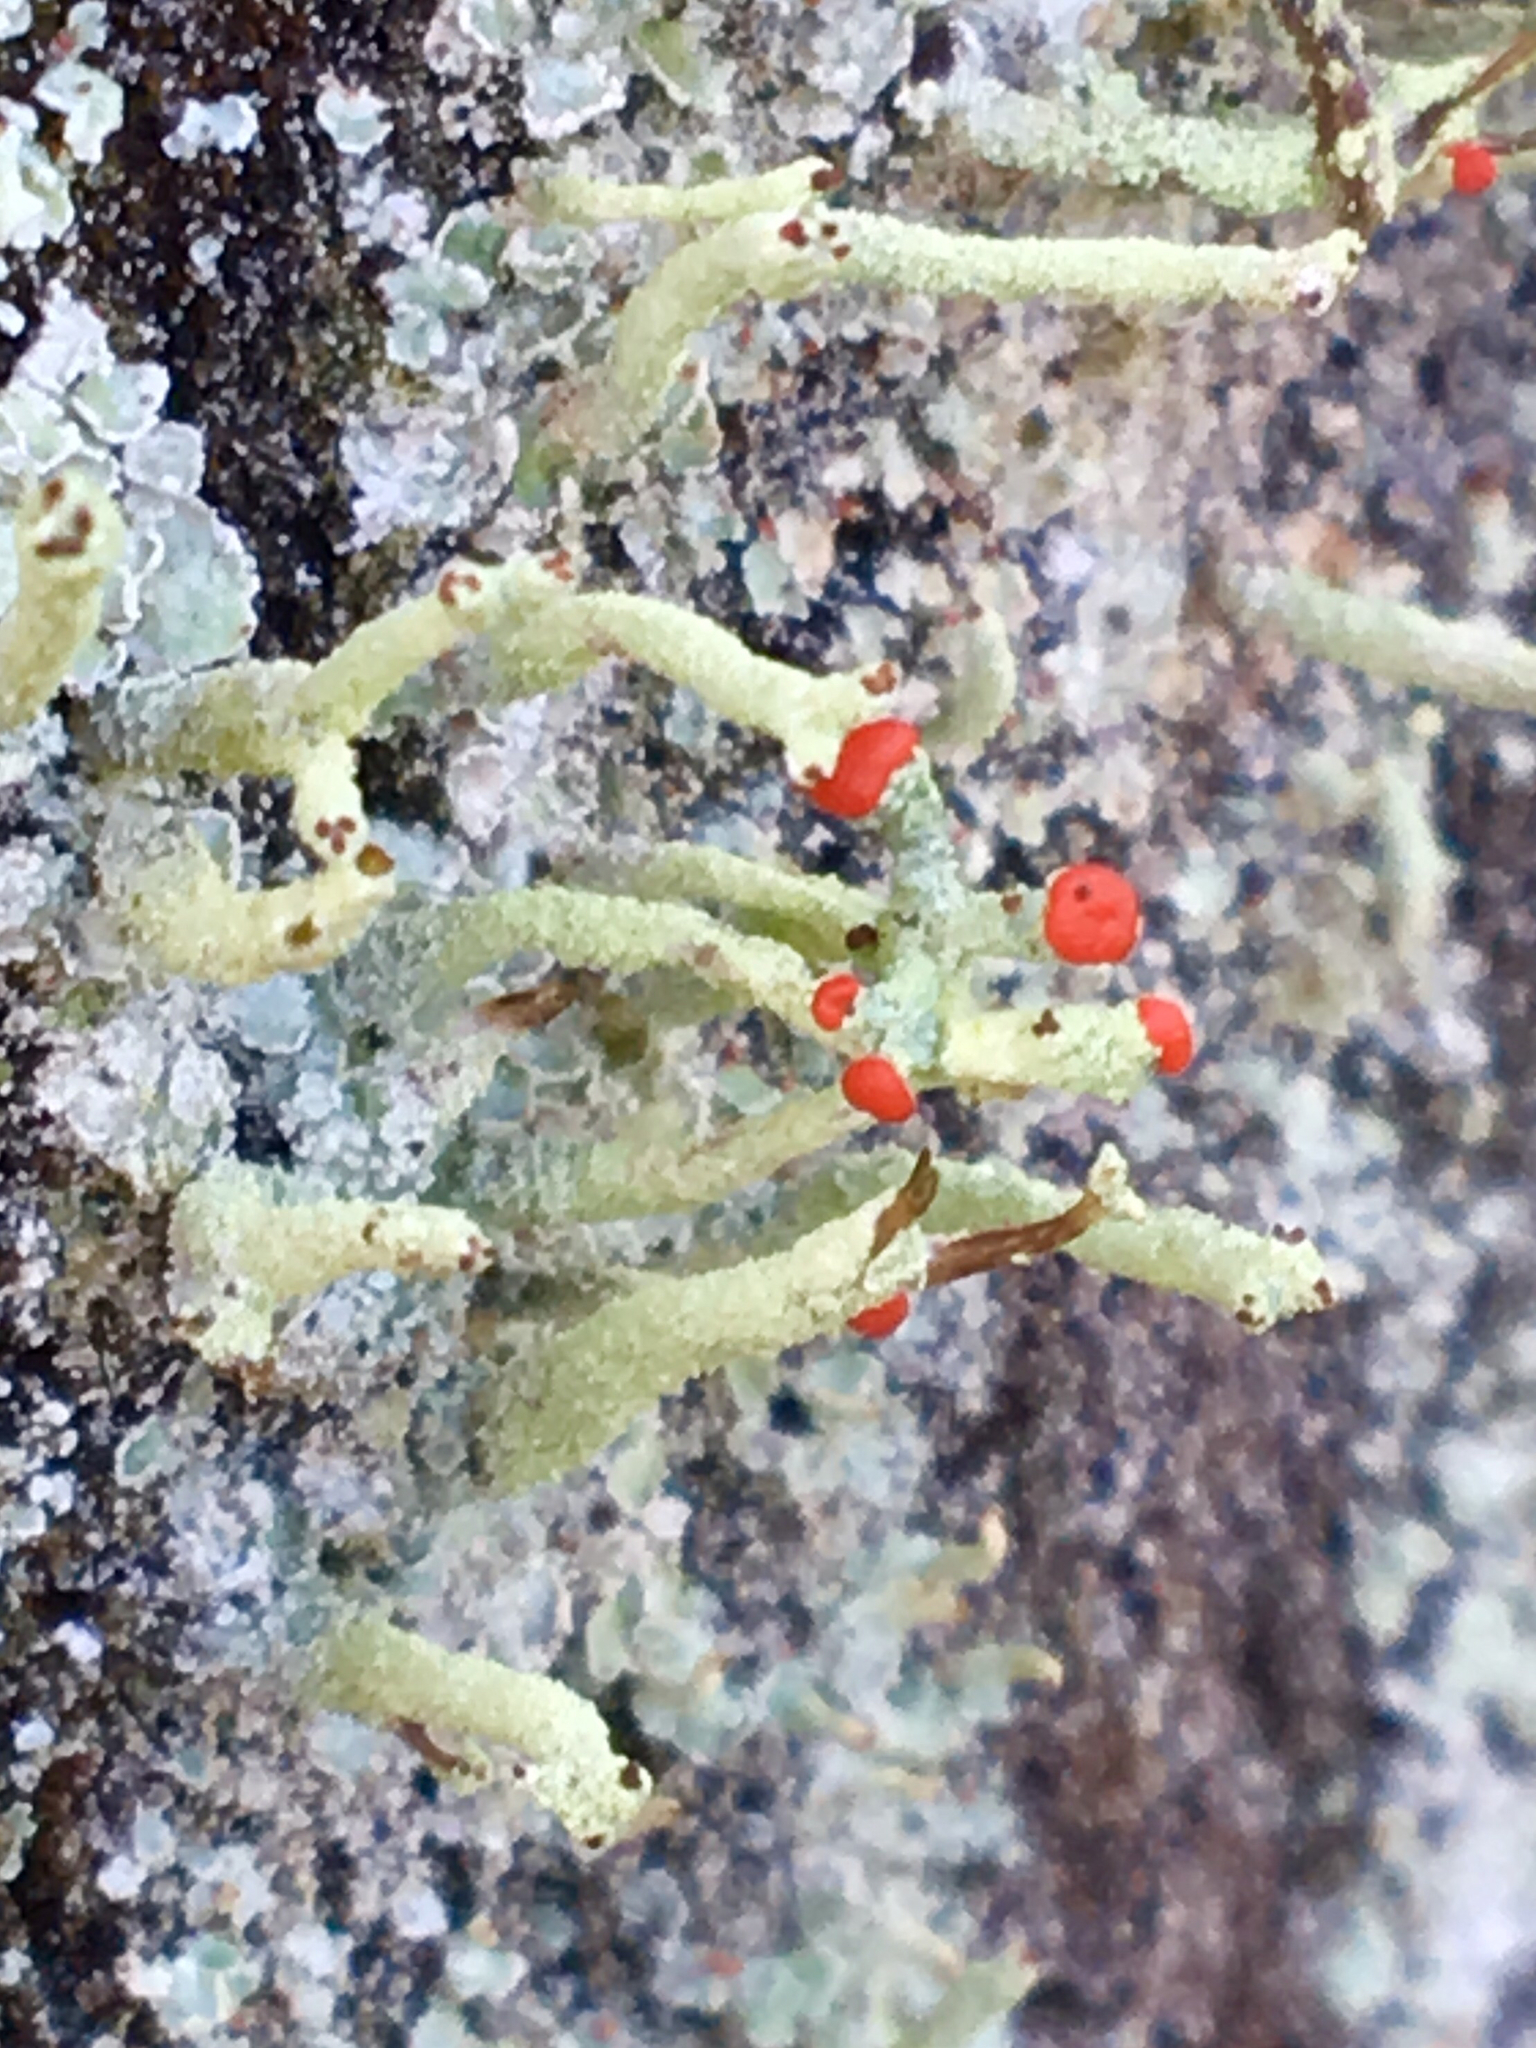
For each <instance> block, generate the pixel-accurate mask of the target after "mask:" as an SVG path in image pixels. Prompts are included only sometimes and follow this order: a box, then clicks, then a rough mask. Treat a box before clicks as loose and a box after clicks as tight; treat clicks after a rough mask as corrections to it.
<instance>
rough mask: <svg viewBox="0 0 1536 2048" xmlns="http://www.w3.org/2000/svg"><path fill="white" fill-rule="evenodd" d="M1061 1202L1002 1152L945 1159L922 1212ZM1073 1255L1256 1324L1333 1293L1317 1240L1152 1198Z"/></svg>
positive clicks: (989, 1222)
mask: <svg viewBox="0 0 1536 2048" xmlns="http://www.w3.org/2000/svg"><path fill="white" fill-rule="evenodd" d="M894 1174H895V1168H894V1167H893V1168H891V1175H892V1177H893V1178H894ZM1061 1204H1062V1191H1061V1189H1060V1188H1059V1187H1057V1186H1055V1185H1054V1184H1053V1183H1052V1182H1050V1181H1046V1180H1040V1179H1039V1178H1037V1177H1036V1176H1034V1175H1031V1174H1026V1173H1023V1172H1021V1171H1020V1170H1019V1169H1018V1168H1016V1167H1011V1166H1008V1165H1006V1164H1004V1163H1003V1162H1002V1161H990V1162H985V1163H982V1164H979V1165H971V1164H966V1163H963V1162H955V1163H950V1162H946V1163H945V1167H944V1173H943V1176H942V1178H941V1180H940V1182H939V1191H938V1194H937V1196H936V1197H935V1199H934V1203H933V1207H932V1208H931V1209H930V1210H929V1212H928V1215H927V1216H926V1218H925V1219H924V1221H925V1223H926V1225H927V1228H928V1229H929V1230H930V1231H934V1232H945V1233H948V1232H950V1231H960V1232H963V1231H974V1230H985V1229H997V1228H1001V1227H1005V1226H1007V1225H1012V1224H1020V1223H1034V1222H1039V1221H1043V1220H1044V1219H1045V1218H1046V1217H1048V1216H1053V1215H1055V1214H1056V1213H1057V1212H1058V1211H1059V1210H1060V1208H1061ZM1068 1256H1069V1257H1071V1258H1074V1259H1078V1260H1080V1261H1081V1262H1082V1264H1083V1265H1085V1266H1092V1267H1093V1268H1094V1269H1095V1270H1096V1271H1098V1272H1101V1273H1105V1274H1109V1275H1112V1276H1114V1277H1117V1278H1120V1279H1124V1280H1141V1281H1145V1282H1146V1283H1147V1284H1148V1285H1150V1286H1154V1287H1161V1288H1164V1289H1166V1290H1167V1291H1168V1292H1170V1293H1174V1294H1188V1295H1193V1296H1194V1297H1195V1298H1196V1299H1198V1300H1200V1301H1209V1302H1212V1303H1214V1304H1215V1305H1216V1306H1217V1307H1218V1308H1223V1309H1225V1310H1226V1311H1227V1312H1228V1314H1229V1315H1232V1316H1235V1317H1236V1318H1237V1320H1238V1321H1239V1322H1240V1323H1242V1324H1243V1326H1244V1327H1245V1328H1246V1329H1250V1330H1267V1329H1269V1328H1271V1327H1272V1325H1274V1324H1275V1323H1280V1322H1285V1321H1287V1320H1288V1319H1289V1318H1290V1317H1292V1316H1298V1315H1306V1314H1309V1313H1310V1312H1312V1311H1313V1310H1316V1309H1322V1308H1328V1307H1331V1306H1332V1304H1333V1300H1334V1292H1333V1287H1332V1285H1331V1283H1330V1281H1329V1279H1328V1274H1327V1268H1326V1266H1325V1265H1324V1262H1323V1258H1322V1254H1321V1253H1320V1252H1319V1251H1318V1249H1317V1246H1316V1245H1315V1244H1313V1243H1312V1242H1311V1241H1310V1240H1309V1239H1307V1238H1304V1237H1300V1236H1294V1237H1293V1236H1292V1235H1290V1234H1286V1235H1284V1236H1273V1235H1272V1236H1269V1237H1265V1236H1262V1235H1261V1234H1260V1233H1259V1232H1257V1231H1253V1230H1243V1229H1241V1228H1239V1226H1238V1225H1236V1224H1233V1223H1224V1222H1222V1220H1221V1219H1220V1218H1219V1217H1217V1216H1212V1215H1210V1214H1209V1213H1208V1212H1207V1211H1205V1210H1203V1209H1192V1208H1183V1207H1169V1208H1159V1207H1157V1206H1155V1205H1153V1204H1151V1203H1148V1204H1146V1205H1145V1208H1144V1213H1143V1214H1142V1215H1141V1216H1140V1217H1139V1218H1133V1217H1131V1216H1125V1215H1122V1216H1106V1217H1104V1218H1102V1219H1101V1220H1100V1221H1099V1222H1097V1223H1093V1224H1090V1225H1089V1227H1088V1228H1087V1229H1086V1230H1085V1231H1084V1232H1083V1234H1082V1235H1081V1237H1078V1238H1076V1239H1075V1240H1074V1241H1073V1243H1072V1245H1071V1248H1070V1251H1069V1254H1068Z"/></svg>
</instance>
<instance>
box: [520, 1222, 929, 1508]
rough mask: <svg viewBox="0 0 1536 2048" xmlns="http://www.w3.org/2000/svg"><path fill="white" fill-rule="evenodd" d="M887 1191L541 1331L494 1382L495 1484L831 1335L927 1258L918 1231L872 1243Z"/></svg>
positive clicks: (589, 1454)
mask: <svg viewBox="0 0 1536 2048" xmlns="http://www.w3.org/2000/svg"><path fill="white" fill-rule="evenodd" d="M887 1207H888V1204H887V1202H886V1201H885V1199H884V1198H883V1197H882V1198H881V1199H880V1200H878V1201H875V1202H872V1203H867V1204H865V1205H864V1206H863V1207H861V1208H859V1209H856V1210H855V1211H854V1212H853V1213H852V1214H851V1215H848V1216H844V1217H840V1218H838V1219H836V1220H835V1221H833V1222H831V1223H827V1224H824V1225H822V1226H821V1227H820V1228H819V1229H816V1230H813V1231H810V1232H808V1233H807V1234H806V1235H805V1236H804V1237H802V1238H800V1239H799V1240H798V1241H797V1242H796V1243H795V1244H793V1245H791V1246H790V1247H789V1248H788V1249H787V1250H785V1251H782V1252H775V1253H771V1254H769V1255H768V1256H767V1257H766V1258H760V1259H752V1258H748V1259H742V1260H739V1261H738V1262H737V1263H736V1264H734V1265H731V1266H724V1267H720V1268H717V1269H716V1270H714V1271H711V1272H706V1273H696V1274H689V1275H682V1276H677V1275H673V1274H666V1273H646V1274H642V1275H639V1276H637V1277H635V1278H634V1279H633V1280H632V1281H631V1282H630V1284H629V1285H628V1286H627V1287H626V1289H625V1290H624V1292H623V1293H622V1294H620V1295H618V1296H617V1297H616V1298H615V1299H614V1300H612V1301H610V1302H606V1303H604V1305H603V1306H602V1307H601V1308H600V1309H598V1310H596V1311H595V1312H594V1313H593V1314H592V1315H590V1316H586V1317H584V1318H583V1319H582V1321H580V1322H578V1323H575V1324H573V1325H572V1326H571V1327H570V1328H569V1329H567V1330H563V1331H561V1332H560V1333H559V1334H558V1335H557V1336H555V1337H552V1338H550V1339H549V1340H548V1341H547V1342H545V1343H544V1344H542V1345H541V1346H540V1347H539V1348H538V1351H537V1353H536V1355H535V1356H534V1358H533V1359H532V1360H531V1361H530V1363H529V1364H528V1365H527V1366H526V1368H524V1369H523V1371H522V1372H521V1373H520V1374H519V1375H518V1376H517V1377H516V1378H515V1379H514V1380H513V1381H511V1382H510V1383H508V1384H506V1385H504V1386H502V1387H500V1388H498V1389H497V1391H496V1393H495V1395H494V1397H493V1400H492V1404H491V1412H490V1414H489V1415H488V1417H487V1421H486V1426H485V1429H484V1432H483V1435H482V1440H481V1448H482V1455H483V1459H484V1465H485V1469H486V1471H487V1473H488V1474H489V1476H490V1479H491V1483H492V1484H493V1485H494V1486H495V1487H496V1489H497V1490H498V1491H499V1492H504V1493H508V1494H516V1493H521V1492H523V1491H524V1490H525V1489H526V1488H528V1487H530V1486H535V1485H537V1484H538V1483H539V1482H540V1481H541V1480H545V1479H554V1478H557V1477H559V1476H560V1475H561V1474H562V1473H565V1472H569V1471H571V1470H572V1469H573V1468H575V1467H577V1466H580V1465H585V1464H588V1463H590V1461H591V1460H592V1459H593V1458H595V1457H596V1456H597V1455H598V1453H599V1452H600V1451H601V1450H602V1449H603V1448H604V1447H605V1445H607V1444H609V1443H611V1442H612V1441H613V1439H614V1438H615V1437H616V1436H617V1435H618V1434H619V1433H620V1431H621V1430H623V1429H625V1428H626V1427H627V1426H628V1424H629V1423H630V1422H632V1421H633V1420H634V1418H635V1417H636V1416H637V1415H641V1414H643V1413H644V1412H645V1411H646V1410H647V1409H649V1408H650V1407H652V1406H653V1405H654V1404H655V1403H656V1402H657V1401H658V1400H660V1399H661V1397H662V1396H663V1395H665V1394H671V1393H676V1392H677V1390H678V1389H679V1388H680V1387H682V1386H683V1385H684V1383H685V1382H686V1381H688V1380H690V1379H692V1378H694V1377H695V1376H696V1375H697V1374H699V1373H706V1372H713V1371H715V1370H716V1369H717V1368H718V1367H720V1366H724V1365H730V1364H732V1363H733V1362H734V1361H736V1360H738V1359H742V1358H757V1357H773V1356H776V1355H777V1354H778V1353H779V1352H781V1351H785V1350H787V1349H788V1348H789V1347H790V1345H792V1344H808V1343H809V1342H810V1341H811V1339H812V1338H814V1337H822V1336H830V1335H831V1334H832V1333H833V1332H835V1331H836V1330H839V1329H840V1328H841V1327H842V1325H843V1324H844V1322H845V1321H846V1320H847V1318H848V1317H849V1316H850V1315H852V1314H854V1313H856V1312H857V1311H858V1310H859V1309H861V1308H866V1307H869V1306H871V1305H872V1304H873V1303H875V1302H878V1301H883V1300H885V1299H886V1298H887V1297H888V1296H889V1295H891V1294H894V1293H896V1292H898V1291H899V1290H900V1289H902V1288H907V1287H920V1286H921V1285H922V1282H923V1276H924V1274H925V1272H926V1269H927V1250H926V1245H925V1241H924V1239H923V1236H922V1233H921V1231H919V1230H918V1229H916V1228H915V1227H914V1228H909V1229H905V1230H902V1231H900V1232H899V1233H898V1234H897V1236H896V1237H895V1238H894V1239H893V1240H892V1241H891V1242H890V1243H889V1244H887V1245H886V1246H885V1247H884V1248H883V1249H882V1250H881V1251H879V1252H878V1253H877V1252H875V1251H874V1245H875V1242H876V1236H875V1233H876V1229H877V1226H878V1225H879V1223H880V1220H881V1217H882V1216H883V1214H884V1212H885V1210H886V1208H887Z"/></svg>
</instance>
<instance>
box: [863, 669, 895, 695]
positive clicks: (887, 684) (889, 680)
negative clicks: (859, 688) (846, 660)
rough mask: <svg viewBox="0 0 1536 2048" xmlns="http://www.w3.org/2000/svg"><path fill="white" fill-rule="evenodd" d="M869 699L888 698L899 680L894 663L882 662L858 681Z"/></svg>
mask: <svg viewBox="0 0 1536 2048" xmlns="http://www.w3.org/2000/svg"><path fill="white" fill-rule="evenodd" d="M859 680H860V681H861V682H862V683H863V685H864V688H865V689H866V690H867V691H868V692H869V694H870V696H871V697H888V696H889V695H890V694H891V692H892V690H894V689H895V687H896V684H897V682H898V680H899V678H898V676H897V674H896V664H895V662H894V661H882V662H881V663H880V664H879V666H878V667H877V668H872V669H871V670H870V672H869V674H868V675H867V676H861V677H860V679H859Z"/></svg>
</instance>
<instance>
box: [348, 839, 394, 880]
mask: <svg viewBox="0 0 1536 2048" xmlns="http://www.w3.org/2000/svg"><path fill="white" fill-rule="evenodd" d="M394 866H395V864H394V862H393V860H391V859H390V857H389V855H388V854H387V853H386V852H385V851H384V849H383V847H382V846H380V844H379V842H378V841H377V840H376V839H370V840H369V842H368V844H367V845H366V846H365V847H364V848H363V849H362V851H361V852H360V853H359V854H358V856H357V872H358V873H359V874H360V875H366V876H367V877H368V879H369V881H370V882H376V881H378V880H380V879H381V878H382V877H383V876H384V875H388V874H392V873H393V872H394Z"/></svg>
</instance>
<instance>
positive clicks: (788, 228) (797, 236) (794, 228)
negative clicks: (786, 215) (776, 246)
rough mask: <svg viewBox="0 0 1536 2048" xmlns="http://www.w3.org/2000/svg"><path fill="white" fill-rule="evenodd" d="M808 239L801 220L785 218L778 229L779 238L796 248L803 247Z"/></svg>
mask: <svg viewBox="0 0 1536 2048" xmlns="http://www.w3.org/2000/svg"><path fill="white" fill-rule="evenodd" d="M810 239H811V238H810V236H809V235H808V234H807V233H806V228H805V222H804V221H803V220H787V221H785V223H784V225H783V227H781V228H780V229H779V240H780V241H781V242H788V243H789V244H790V245H791V246H792V247H793V248H796V249H803V248H804V247H805V245H806V243H807V242H808V241H809V240H810Z"/></svg>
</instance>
